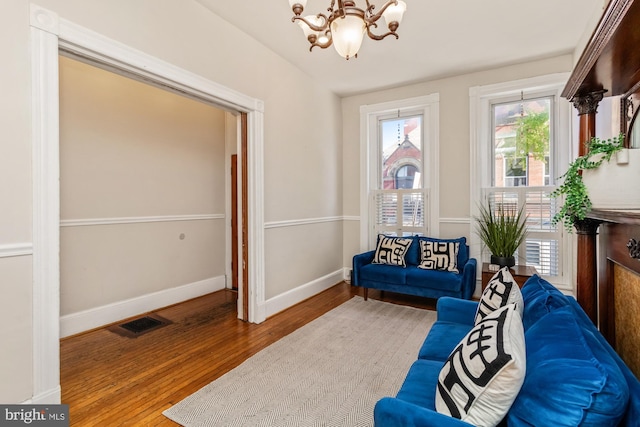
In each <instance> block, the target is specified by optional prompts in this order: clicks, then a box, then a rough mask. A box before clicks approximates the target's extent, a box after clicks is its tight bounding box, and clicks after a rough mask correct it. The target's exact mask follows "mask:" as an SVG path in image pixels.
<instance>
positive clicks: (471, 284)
mask: <svg viewBox="0 0 640 427" xmlns="http://www.w3.org/2000/svg"><path fill="white" fill-rule="evenodd" d="M477 266H478V261H477V260H476V259H475V258H469V260H468V261H467V263H466V264H465V265H464V267H463V269H462V298H464V299H471V297H472V296H473V293H474V292H475V291H476V268H477Z"/></svg>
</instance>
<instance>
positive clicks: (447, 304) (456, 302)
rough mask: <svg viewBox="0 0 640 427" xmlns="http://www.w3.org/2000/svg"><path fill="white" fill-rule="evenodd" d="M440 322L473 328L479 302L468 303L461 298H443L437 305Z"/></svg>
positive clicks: (439, 299)
mask: <svg viewBox="0 0 640 427" xmlns="http://www.w3.org/2000/svg"><path fill="white" fill-rule="evenodd" d="M436 310H437V313H438V321H440V320H442V321H443V322H452V323H460V324H462V325H470V326H473V324H474V323H475V317H476V311H477V310H478V302H477V301H468V300H465V299H460V298H453V297H441V298H438V302H437V303H436Z"/></svg>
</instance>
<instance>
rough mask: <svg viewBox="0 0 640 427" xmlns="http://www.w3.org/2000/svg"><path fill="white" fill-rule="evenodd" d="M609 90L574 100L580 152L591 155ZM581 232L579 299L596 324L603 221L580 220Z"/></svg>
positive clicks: (579, 242)
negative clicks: (598, 240) (599, 237)
mask: <svg viewBox="0 0 640 427" xmlns="http://www.w3.org/2000/svg"><path fill="white" fill-rule="evenodd" d="M605 92H606V90H601V91H597V92H592V93H588V94H586V95H582V96H576V97H574V98H573V99H572V100H571V102H573V106H574V107H575V108H576V109H577V110H578V115H579V116H580V136H579V138H580V147H579V151H578V155H580V156H582V155H585V154H587V145H586V144H585V142H587V141H591V138H593V137H594V136H596V113H597V112H598V104H599V103H600V101H602V98H603V97H604V93H605ZM573 225H574V227H575V229H576V231H577V234H578V255H577V256H578V259H577V261H578V271H577V275H576V279H577V286H576V292H577V299H578V302H579V303H580V305H581V306H582V308H583V309H584V311H585V312H586V313H587V315H588V316H589V318H590V319H591V320H592V321H593V323H594V324H595V325H597V324H598V274H597V272H598V264H597V263H598V259H597V253H596V237H597V235H598V227H599V226H600V221H596V220H593V219H588V218H587V219H584V220H581V221H576V222H575V223H574V224H573Z"/></svg>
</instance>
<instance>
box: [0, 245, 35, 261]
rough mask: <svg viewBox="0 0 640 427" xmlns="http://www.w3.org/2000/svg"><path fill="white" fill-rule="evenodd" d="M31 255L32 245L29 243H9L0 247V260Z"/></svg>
mask: <svg viewBox="0 0 640 427" xmlns="http://www.w3.org/2000/svg"><path fill="white" fill-rule="evenodd" d="M32 254H33V244H31V243H10V244H7V245H0V258H11V257H16V256H25V255H32Z"/></svg>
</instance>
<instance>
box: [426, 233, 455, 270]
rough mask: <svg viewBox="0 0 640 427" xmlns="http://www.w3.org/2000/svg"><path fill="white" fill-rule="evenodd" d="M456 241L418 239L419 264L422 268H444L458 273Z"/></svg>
mask: <svg viewBox="0 0 640 427" xmlns="http://www.w3.org/2000/svg"><path fill="white" fill-rule="evenodd" d="M459 248H460V243H458V242H436V241H433V240H420V255H421V256H420V264H418V268H422V269H424V270H444V271H452V272H454V273H458V265H457V259H458V250H459Z"/></svg>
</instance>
